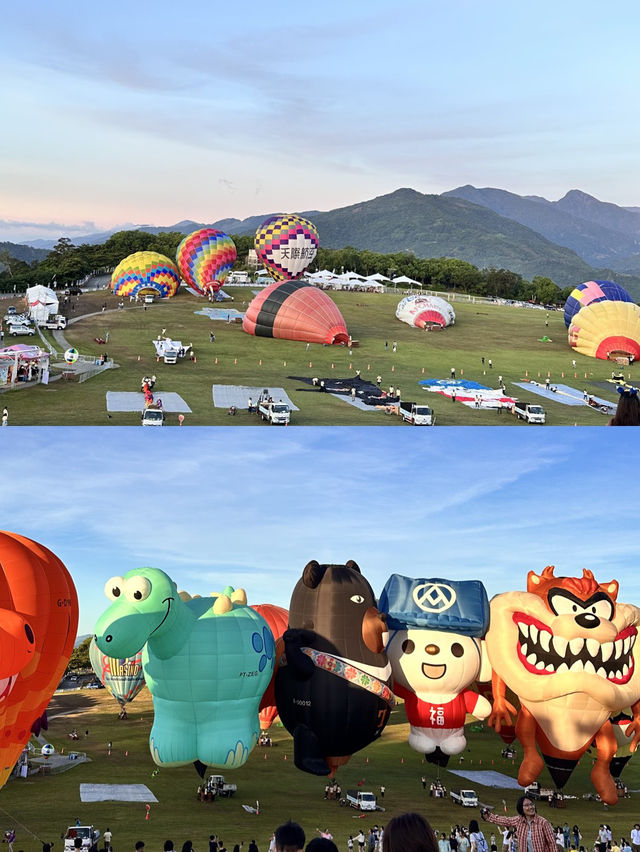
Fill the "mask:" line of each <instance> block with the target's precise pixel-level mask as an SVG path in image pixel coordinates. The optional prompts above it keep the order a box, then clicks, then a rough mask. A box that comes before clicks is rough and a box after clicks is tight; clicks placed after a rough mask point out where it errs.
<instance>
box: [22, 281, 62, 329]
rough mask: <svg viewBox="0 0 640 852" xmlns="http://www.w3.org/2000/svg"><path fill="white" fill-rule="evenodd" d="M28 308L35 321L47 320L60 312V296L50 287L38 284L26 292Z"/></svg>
mask: <svg viewBox="0 0 640 852" xmlns="http://www.w3.org/2000/svg"><path fill="white" fill-rule="evenodd" d="M26 299H27V310H28V313H29V317H30V318H31V319H32V320H33V321H34V322H45V321H46V320H47V319H49V317H50V316H54V315H55V314H57V313H58V297H57V296H56V294H55V293H54V291H53V290H52V289H51V288H50V287H43V285H42V284H36V285H35V286H34V287H29V288H28V289H27V293H26Z"/></svg>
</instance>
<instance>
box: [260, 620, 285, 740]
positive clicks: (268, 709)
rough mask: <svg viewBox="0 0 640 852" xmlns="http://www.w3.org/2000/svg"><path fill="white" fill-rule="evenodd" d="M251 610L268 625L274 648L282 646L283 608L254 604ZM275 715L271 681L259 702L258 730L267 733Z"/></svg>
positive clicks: (283, 629) (274, 699) (283, 630)
mask: <svg viewBox="0 0 640 852" xmlns="http://www.w3.org/2000/svg"><path fill="white" fill-rule="evenodd" d="M251 609H255V611H256V612H257V613H259V614H260V615H261V616H262V617H263V618H264V620H265V621H266V622H267V624H268V625H269V627H270V629H271V632H272V634H273V638H274V641H275V643H276V648H277V647H278V643H280V645H281V646H282V641H281V640H282V637H283V635H284V632H285V630H286V629H287V627H288V625H289V612H288V611H287V610H286V609H284V608H283V607H281V606H275V605H274V604H256V605H255V606H252V607H251ZM276 659H277V654H276ZM277 715H278V710H277V708H276V697H275V693H274V682H273V679H272V681H271V683H270V684H269V686H268V687H267V689H266V691H265V693H264V695H263V696H262V701H261V702H260V730H261V731H268V730H269V728H270V727H271V725H272V724H273V722H274V721H275V718H276V716H277Z"/></svg>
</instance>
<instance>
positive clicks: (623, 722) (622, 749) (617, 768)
mask: <svg viewBox="0 0 640 852" xmlns="http://www.w3.org/2000/svg"><path fill="white" fill-rule="evenodd" d="M630 722H633V710H632V709H631V708H630V707H626V708H625V709H624V710H623V711H622V712H621V713H616V715H615V716H612V717H611V726H612V728H613V733H614V735H615V738H616V745H617V746H618V747H617V749H616V753H615V754H614V756H613V757H612V758H611V763H610V764H609V769H610V770H611V775H612V776H613V777H614V778H620V776H621V775H622V770H623V769H624V768H625V766H626V765H627V763H629V761H630V760H631V755H632V754H633V752H632V751H631V739H630V737H629V736H628V734H627V728H628V727H629V723H630Z"/></svg>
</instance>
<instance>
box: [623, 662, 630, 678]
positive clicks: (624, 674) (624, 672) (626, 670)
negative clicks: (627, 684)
mask: <svg viewBox="0 0 640 852" xmlns="http://www.w3.org/2000/svg"><path fill="white" fill-rule="evenodd" d="M628 674H629V666H628V665H627V664H626V663H625V664H624V666H623V667H622V677H626V676H627V675H628Z"/></svg>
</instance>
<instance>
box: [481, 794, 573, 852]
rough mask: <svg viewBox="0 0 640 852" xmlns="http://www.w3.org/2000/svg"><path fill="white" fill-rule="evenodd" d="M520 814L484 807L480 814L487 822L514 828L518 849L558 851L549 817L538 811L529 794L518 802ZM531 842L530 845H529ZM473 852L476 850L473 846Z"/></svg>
mask: <svg viewBox="0 0 640 852" xmlns="http://www.w3.org/2000/svg"><path fill="white" fill-rule="evenodd" d="M516 810H517V812H518V816H512V817H509V816H499V815H498V814H493V813H491V812H490V811H489V810H487V809H486V808H482V809H481V811H480V816H481V817H482V819H483V820H485V821H486V822H490V823H493V824H494V825H499V826H503V827H508V828H513V829H515V833H516V840H517V843H518V849H523V850H524V849H526V850H529V852H557V848H556V836H555V832H554V830H553V827H552V825H551V823H550V822H549V820H548V819H545V818H544V817H541V816H540V815H539V814H537V813H536V806H535V802H534V801H533V800H532V799H530V798H529V797H528V796H520V798H519V799H518V801H517V802H516ZM529 844H530V845H529ZM472 852H475V850H474V849H473V848H472Z"/></svg>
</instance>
